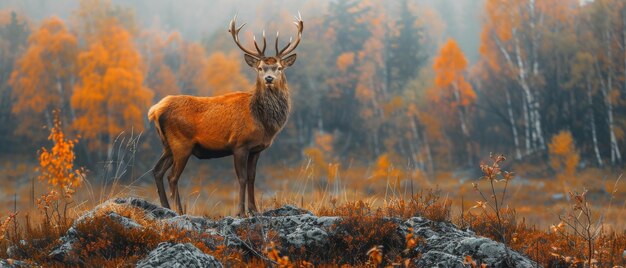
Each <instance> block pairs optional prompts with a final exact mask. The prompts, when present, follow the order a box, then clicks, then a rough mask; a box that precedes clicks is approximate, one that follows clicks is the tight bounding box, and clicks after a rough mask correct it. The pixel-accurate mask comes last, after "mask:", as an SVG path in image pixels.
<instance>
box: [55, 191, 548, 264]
mask: <svg viewBox="0 0 626 268" xmlns="http://www.w3.org/2000/svg"><path fill="white" fill-rule="evenodd" d="M111 205H113V206H115V205H121V206H132V207H134V208H139V209H141V210H143V212H144V214H145V215H146V218H147V219H151V220H153V221H156V222H157V223H162V224H164V225H169V226H173V227H176V228H179V229H181V230H186V231H189V232H197V233H203V234H209V235H208V236H206V238H202V239H203V241H202V242H204V243H205V244H206V245H207V246H209V247H211V246H216V245H224V246H226V247H227V248H229V249H234V250H244V251H250V250H252V251H256V252H261V251H262V249H261V248H252V247H253V245H250V243H249V241H248V242H246V241H247V239H248V238H242V237H239V235H238V234H242V233H248V234H255V235H258V236H257V237H261V238H263V239H266V238H267V234H268V233H270V232H271V233H275V234H277V236H278V238H279V239H280V245H281V247H283V248H296V249H305V252H306V251H309V252H324V250H325V249H327V248H329V247H328V246H330V241H331V240H332V239H331V238H333V237H336V236H338V235H342V234H337V233H336V231H337V228H334V227H333V226H334V225H335V224H337V223H339V222H340V221H341V217H325V216H320V217H318V216H315V215H313V213H311V212H310V211H306V210H303V209H299V208H297V207H294V206H291V205H286V206H283V207H281V208H278V209H274V210H270V211H266V212H264V213H262V214H261V215H259V216H254V217H249V218H233V217H225V218H222V219H219V220H211V219H207V218H203V217H196V216H189V215H181V216H179V215H178V214H176V213H175V212H174V211H172V210H169V209H165V208H161V207H159V206H157V205H155V204H152V203H150V202H147V201H145V200H142V199H137V198H117V199H112V200H109V201H107V202H105V203H103V204H101V205H99V206H97V207H96V208H94V209H93V210H91V211H89V212H88V213H86V214H84V215H83V216H81V217H80V218H79V219H78V220H76V221H75V222H74V224H73V226H72V228H70V229H69V230H68V231H67V233H66V235H65V236H63V237H62V238H61V244H60V245H59V246H58V247H56V248H55V249H54V250H53V251H52V253H51V254H50V256H52V257H54V258H56V259H58V260H61V261H67V260H65V257H66V256H68V254H70V253H71V251H72V244H73V243H74V242H76V241H78V239H80V237H81V234H80V233H79V232H78V231H77V230H76V226H77V224H79V223H81V222H84V221H85V220H87V219H89V218H91V217H94V216H95V215H100V216H102V215H104V216H106V217H109V218H111V219H113V220H115V221H116V222H119V223H120V224H122V225H123V226H124V227H125V228H146V227H144V226H142V225H141V224H139V223H137V222H135V221H133V220H131V219H129V218H126V217H123V216H121V215H119V214H116V213H114V212H112V211H111V210H105V208H107V207H108V206H111ZM101 210H102V211H101ZM386 220H388V221H391V222H393V223H394V224H396V225H397V226H398V232H399V233H398V234H399V235H401V236H402V237H404V236H405V235H406V234H407V233H408V232H409V228H413V233H414V234H415V235H416V236H419V237H422V238H423V241H424V242H425V243H420V244H419V245H418V246H417V247H416V248H415V251H416V252H414V253H421V254H422V257H421V258H419V260H416V263H415V264H416V265H417V266H418V267H464V264H463V260H464V258H465V256H471V257H472V258H473V259H474V260H476V261H477V262H480V263H485V264H487V265H488V266H489V267H507V263H506V262H505V260H506V257H507V256H509V257H510V258H509V259H510V260H511V263H512V265H513V266H514V267H537V265H536V264H535V263H534V262H533V261H531V260H530V259H528V258H526V257H524V256H522V255H520V254H519V253H517V252H515V251H512V250H509V249H508V248H506V247H505V246H504V245H503V244H501V243H498V242H495V241H493V240H490V239H488V238H484V237H479V236H477V235H476V234H475V233H474V232H472V231H470V230H460V229H459V228H457V227H456V226H454V225H453V224H451V223H444V222H433V221H430V220H427V219H425V218H422V217H414V218H411V219H409V220H406V221H404V220H402V219H398V218H386ZM203 237H205V236H203ZM265 242H267V241H265ZM400 250H402V249H400ZM284 252H288V251H284ZM292 257H294V256H292ZM295 258H297V256H295ZM205 263H211V265H213V264H215V265H219V262H217V261H215V258H213V257H211V256H209V255H206V254H204V253H202V252H201V251H200V250H198V249H197V248H195V247H194V246H193V245H191V244H171V243H161V244H160V245H159V247H158V248H157V249H155V250H154V251H152V252H151V253H150V254H149V255H148V256H147V257H146V258H145V259H143V260H142V261H140V262H139V263H138V265H139V266H140V267H166V266H167V267H177V265H178V266H180V267H184V266H192V267H193V266H194V265H196V266H198V267H201V266H203V264H205ZM150 265H152V266H150Z"/></svg>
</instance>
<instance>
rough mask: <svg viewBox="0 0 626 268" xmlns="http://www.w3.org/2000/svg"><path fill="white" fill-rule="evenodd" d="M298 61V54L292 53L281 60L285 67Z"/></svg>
mask: <svg viewBox="0 0 626 268" xmlns="http://www.w3.org/2000/svg"><path fill="white" fill-rule="evenodd" d="M295 62H296V54H291V55H289V56H288V57H286V58H284V59H282V60H281V62H280V63H281V64H282V65H283V67H285V68H286V67H289V66H291V65H293V64H294V63H295Z"/></svg>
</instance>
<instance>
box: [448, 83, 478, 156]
mask: <svg viewBox="0 0 626 268" xmlns="http://www.w3.org/2000/svg"><path fill="white" fill-rule="evenodd" d="M452 87H453V88H454V98H455V101H456V102H457V104H458V107H457V112H458V113H459V121H460V122H461V132H462V133H463V139H464V142H465V144H466V146H465V151H466V153H467V164H468V165H469V166H470V167H471V166H472V165H473V163H472V146H471V145H470V135H469V130H468V128H467V122H466V118H465V117H466V116H465V107H463V106H461V105H460V104H461V93H460V92H459V87H458V86H457V84H456V83H454V84H453V86H452Z"/></svg>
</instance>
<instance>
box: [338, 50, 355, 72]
mask: <svg viewBox="0 0 626 268" xmlns="http://www.w3.org/2000/svg"><path fill="white" fill-rule="evenodd" d="M352 64H354V53H353V52H346V53H343V54H341V55H339V57H337V68H338V69H339V70H340V71H342V72H345V71H346V70H348V67H350V66H352Z"/></svg>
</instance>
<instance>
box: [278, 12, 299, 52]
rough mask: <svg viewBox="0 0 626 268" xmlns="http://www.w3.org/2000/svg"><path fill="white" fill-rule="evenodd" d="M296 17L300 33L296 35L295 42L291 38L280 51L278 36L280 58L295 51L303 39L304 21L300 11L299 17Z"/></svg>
mask: <svg viewBox="0 0 626 268" xmlns="http://www.w3.org/2000/svg"><path fill="white" fill-rule="evenodd" d="M295 19H296V21H295V22H294V24H295V25H296V28H297V29H298V35H297V36H296V40H295V41H294V42H293V43H292V39H291V38H290V39H289V43H287V45H286V46H285V47H284V48H283V49H281V50H280V51H278V37H276V56H277V57H279V58H280V57H282V56H284V55H287V54H289V53H291V52H293V50H294V49H296V47H298V44H300V40H302V31H303V30H304V22H303V21H302V15H301V14H300V12H299V11H298V17H295Z"/></svg>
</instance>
